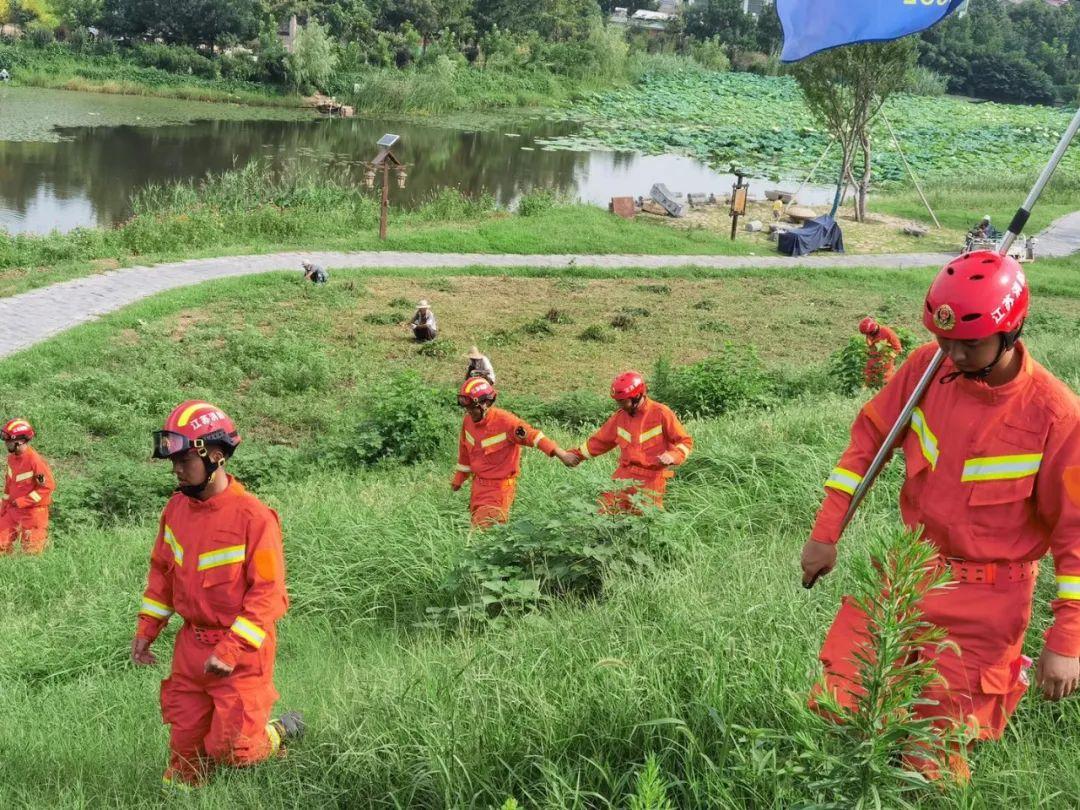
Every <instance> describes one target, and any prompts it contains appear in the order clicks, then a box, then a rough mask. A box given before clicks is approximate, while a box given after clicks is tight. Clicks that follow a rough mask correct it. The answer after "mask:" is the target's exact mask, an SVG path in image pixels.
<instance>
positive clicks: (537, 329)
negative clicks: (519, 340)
mask: <svg viewBox="0 0 1080 810" xmlns="http://www.w3.org/2000/svg"><path fill="white" fill-rule="evenodd" d="M521 331H522V332H523V333H524V334H526V335H532V336H533V337H551V336H552V335H554V334H555V330H554V329H552V327H551V321H549V320H548V319H547V318H535V319H533V320H531V321H527V322H526V323H524V324H522V326H521Z"/></svg>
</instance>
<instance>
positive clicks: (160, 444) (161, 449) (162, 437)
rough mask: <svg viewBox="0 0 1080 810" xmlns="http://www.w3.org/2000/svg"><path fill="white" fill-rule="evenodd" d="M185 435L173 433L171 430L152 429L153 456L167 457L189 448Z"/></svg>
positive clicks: (189, 444) (189, 443)
mask: <svg viewBox="0 0 1080 810" xmlns="http://www.w3.org/2000/svg"><path fill="white" fill-rule="evenodd" d="M191 446H192V445H191V442H190V441H189V440H188V438H187V436H181V435H180V434H179V433H173V432H172V431H171V430H156V431H154V455H153V457H154V458H168V457H169V456H175V455H176V454H177V453H183V452H184V451H185V450H188V449H190V448H191Z"/></svg>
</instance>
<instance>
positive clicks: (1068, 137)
mask: <svg viewBox="0 0 1080 810" xmlns="http://www.w3.org/2000/svg"><path fill="white" fill-rule="evenodd" d="M1078 130H1080V109H1078V110H1077V111H1076V115H1075V116H1074V117H1073V120H1072V123H1071V124H1069V128H1068V129H1066V130H1065V133H1064V134H1063V135H1062V136H1061V141H1060V142H1058V145H1057V149H1055V150H1054V154H1053V155H1052V156H1051V158H1050V162H1049V163H1047V164H1046V168H1045V169H1043V171H1042V174H1040V175H1039V179H1038V180H1036V181H1035V186H1034V187H1033V188H1032V189H1031V193H1030V194H1028V196H1027V199H1026V200H1025V201H1024V204H1023V205H1022V206H1021V207H1020V208H1019V209H1018V210H1017V212H1016V216H1014V217H1013V221H1012V223H1011V224H1010V225H1009V230H1008V232H1007V233H1006V234H1005V238H1004V239H1002V240H1001V246H1000V247H999V248H998V253H1000V254H1001V255H1002V256H1004V255H1006V253H1007V252H1008V250H1009V248H1010V247H1011V246H1012V243H1013V242H1014V241H1015V240H1016V237H1017V235H1018V234H1019V233H1020V231H1022V230H1023V229H1024V225H1025V224H1027V220H1028V217H1029V216H1030V215H1031V209H1032V208H1033V207H1034V205H1035V203H1036V202H1037V201H1038V199H1039V195H1040V194H1042V192H1043V189H1044V188H1046V184H1047V183H1048V182H1049V181H1050V177H1051V176H1052V175H1053V174H1054V170H1055V169H1057V167H1058V164H1059V163H1061V158H1062V157H1063V156H1064V154H1065V150H1067V149H1068V148H1069V144H1070V143H1072V140H1073V138H1074V137H1076V133H1077V131H1078ZM944 360H945V353H944V352H943V351H942V350H941V349H938V350H937V353H936V354H935V355H934V357H933V359H932V360H931V361H930V365H929V366H928V367H927V369H926V371H925V372H924V373H923V375H922V378H921V379H920V380H919V382H918V384H917V385H916V386H915V390H914V391H912V392H911V396H910V397H909V398H908V401H907V403H906V404H905V405H904V408H903V410H902V411H900V416H898V417H897V419H896V422H895V424H893V426H892V429H891V430H890V431H889V433H888V435H887V436H886V437H885V441H884V442H882V444H881V447H880V448H878V451H877V454H876V455H875V456H874V460H873V461H872V462H870V468H869V469H868V470H867V471H866V475H864V476H863V480H862V481H861V482H860V483H859V485H858V486H857V487H856V488H855V492H854V493H853V494H852V496H851V502H850V503H849V504H848V508H847V512H845V513H844V519H843V520H842V521H841V522H840V531H839V534H841V535H842V534H843V533H844V530H845V529H846V528H847V527H848V524H849V523H850V522H851V519H852V518H853V517H854V516H855V511H856V510H857V509H858V508H859V505H860V504H861V503H862V502H863V499H864V498H865V497H866V493H867V492H869V491H870V487H872V486H873V485H874V481H876V480H877V477H878V475H879V474H880V473H881V470H882V468H883V467H884V466H885V460H886V459H887V458H888V457H889V454H890V453H891V452H892V449H893V444H894V443H895V442H896V440H897V438H898V437H899V436H900V434H901V433H902V432H903V431H904V430H905V429H906V428H907V426H908V423H909V422H910V421H911V412H912V411H914V410H915V406H916V405H918V404H919V401H920V400H921V399H922V397H923V394H924V393H925V392H926V389H927V387H929V385H930V382H931V380H933V379H934V376H935V375H936V374H937V372H938V369H940V368H941V364H942V363H943V362H944ZM813 584H814V583H812V582H811V583H810V585H809V586H808V587H811V586H813Z"/></svg>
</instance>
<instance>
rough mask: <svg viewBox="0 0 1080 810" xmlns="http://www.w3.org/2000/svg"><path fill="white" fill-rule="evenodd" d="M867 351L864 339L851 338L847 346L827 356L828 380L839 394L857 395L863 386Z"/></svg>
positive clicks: (858, 337)
mask: <svg viewBox="0 0 1080 810" xmlns="http://www.w3.org/2000/svg"><path fill="white" fill-rule="evenodd" d="M868 357H869V349H868V347H867V345H866V338H864V337H862V336H861V335H854V336H852V337H851V338H850V339H849V340H848V342H847V344H846V345H845V346H844V347H843V348H840V349H837V350H836V351H835V352H833V353H832V354H831V355H830V356H829V378H830V379H831V380H832V383H833V388H834V390H835V391H836V392H837V393H839V394H847V395H852V394H857V393H858V392H859V391H860V390H861V389H862V388H863V386H864V385H865V381H864V376H863V373H864V370H865V368H866V360H867V358H868Z"/></svg>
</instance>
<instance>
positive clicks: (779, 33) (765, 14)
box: [754, 3, 784, 55]
mask: <svg viewBox="0 0 1080 810" xmlns="http://www.w3.org/2000/svg"><path fill="white" fill-rule="evenodd" d="M754 36H755V38H756V40H757V48H758V50H759V51H761V52H762V53H766V54H769V55H772V54H779V53H780V47H781V46H782V45H783V44H784V29H783V28H781V26H780V15H779V14H777V13H776V4H775V3H769V4H768V5H767V6H765V8H763V9H762V10H761V14H759V15H758V18H757V30H756V31H755V32H754Z"/></svg>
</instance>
